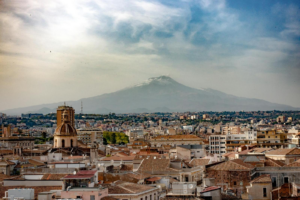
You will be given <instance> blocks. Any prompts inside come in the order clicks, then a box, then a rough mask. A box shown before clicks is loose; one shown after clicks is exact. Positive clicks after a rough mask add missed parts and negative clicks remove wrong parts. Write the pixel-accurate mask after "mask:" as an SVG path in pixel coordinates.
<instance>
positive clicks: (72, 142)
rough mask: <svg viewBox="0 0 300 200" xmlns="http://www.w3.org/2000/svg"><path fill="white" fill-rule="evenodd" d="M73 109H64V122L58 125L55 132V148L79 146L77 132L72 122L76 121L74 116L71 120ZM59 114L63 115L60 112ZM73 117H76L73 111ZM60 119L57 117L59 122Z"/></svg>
mask: <svg viewBox="0 0 300 200" xmlns="http://www.w3.org/2000/svg"><path fill="white" fill-rule="evenodd" d="M59 108H60V107H59ZM70 108H71V107H70ZM71 111H72V109H69V110H64V112H63V114H62V120H63V122H62V123H60V124H58V125H57V128H56V130H55V133H54V145H53V147H54V148H67V147H76V146H77V132H76V129H75V128H74V126H73V125H72V123H71V122H72V121H74V118H73V119H72V120H70V116H69V114H70V113H71ZM59 112H60V111H59ZM57 116H59V117H61V116H60V114H57ZM71 117H74V113H71ZM59 119H60V118H59ZM59 119H57V122H59Z"/></svg>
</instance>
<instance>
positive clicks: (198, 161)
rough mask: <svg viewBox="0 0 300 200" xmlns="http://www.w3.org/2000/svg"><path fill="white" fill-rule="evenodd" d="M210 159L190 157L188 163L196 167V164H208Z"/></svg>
mask: <svg viewBox="0 0 300 200" xmlns="http://www.w3.org/2000/svg"><path fill="white" fill-rule="evenodd" d="M209 161H210V159H204V158H194V159H192V160H191V161H190V162H189V164H190V165H191V166H192V167H196V166H204V165H208V164H209Z"/></svg>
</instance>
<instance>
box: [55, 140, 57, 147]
mask: <svg viewBox="0 0 300 200" xmlns="http://www.w3.org/2000/svg"><path fill="white" fill-rule="evenodd" d="M54 146H55V147H57V139H56V140H55V145H54Z"/></svg>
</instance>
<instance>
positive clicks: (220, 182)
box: [206, 159, 255, 197]
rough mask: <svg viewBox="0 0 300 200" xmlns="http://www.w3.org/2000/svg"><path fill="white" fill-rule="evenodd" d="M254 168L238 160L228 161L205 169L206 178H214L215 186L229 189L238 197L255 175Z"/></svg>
mask: <svg viewBox="0 0 300 200" xmlns="http://www.w3.org/2000/svg"><path fill="white" fill-rule="evenodd" d="M254 170H255V167H254V166H253V165H251V164H247V163H244V162H243V161H242V160H240V159H235V160H230V161H227V162H223V163H220V164H217V165H213V166H211V167H207V168H206V172H207V173H206V177H207V178H214V180H215V184H216V186H221V187H223V190H227V189H231V190H233V191H235V193H236V196H237V197H240V196H241V194H242V193H243V192H245V191H246V186H249V185H250V182H251V180H252V179H253V178H254V177H253V176H254V175H255V173H254V172H255V171H254Z"/></svg>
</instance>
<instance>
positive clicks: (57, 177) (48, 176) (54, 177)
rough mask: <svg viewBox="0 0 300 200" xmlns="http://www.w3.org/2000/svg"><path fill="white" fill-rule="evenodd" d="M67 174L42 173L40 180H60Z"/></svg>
mask: <svg viewBox="0 0 300 200" xmlns="http://www.w3.org/2000/svg"><path fill="white" fill-rule="evenodd" d="M67 175H68V174H44V175H43V177H42V180H60V179H62V178H63V177H65V176H67Z"/></svg>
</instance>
